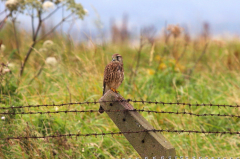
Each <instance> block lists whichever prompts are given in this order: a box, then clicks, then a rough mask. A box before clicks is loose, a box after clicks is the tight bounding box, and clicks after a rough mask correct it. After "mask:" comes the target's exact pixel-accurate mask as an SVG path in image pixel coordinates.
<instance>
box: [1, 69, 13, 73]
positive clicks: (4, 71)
mask: <svg viewBox="0 0 240 159" xmlns="http://www.w3.org/2000/svg"><path fill="white" fill-rule="evenodd" d="M8 72H11V70H10V69H8V68H4V69H3V73H4V74H5V73H8Z"/></svg>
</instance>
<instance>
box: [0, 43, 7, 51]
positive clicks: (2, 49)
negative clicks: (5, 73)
mask: <svg viewBox="0 0 240 159" xmlns="http://www.w3.org/2000/svg"><path fill="white" fill-rule="evenodd" d="M5 49H6V47H5V45H3V44H2V45H1V48H0V50H1V51H2V52H3V51H4V50H5Z"/></svg>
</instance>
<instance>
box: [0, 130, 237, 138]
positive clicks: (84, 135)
mask: <svg viewBox="0 0 240 159" xmlns="http://www.w3.org/2000/svg"><path fill="white" fill-rule="evenodd" d="M144 132H160V133H161V132H162V133H163V132H168V133H188V134H191V133H195V134H229V135H237V134H240V132H238V131H197V130H165V129H150V130H140V131H125V132H121V131H119V132H107V133H89V134H81V133H77V134H71V133H69V134H59V133H58V134H57V135H49V136H16V137H7V138H0V140H12V139H29V138H32V139H42V138H55V137H74V136H75V137H88V136H95V137H97V136H105V135H112V136H113V135H123V134H133V133H144Z"/></svg>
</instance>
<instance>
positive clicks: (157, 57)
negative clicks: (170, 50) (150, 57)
mask: <svg viewBox="0 0 240 159" xmlns="http://www.w3.org/2000/svg"><path fill="white" fill-rule="evenodd" d="M155 60H156V61H162V60H163V59H162V57H161V56H160V55H157V56H155Z"/></svg>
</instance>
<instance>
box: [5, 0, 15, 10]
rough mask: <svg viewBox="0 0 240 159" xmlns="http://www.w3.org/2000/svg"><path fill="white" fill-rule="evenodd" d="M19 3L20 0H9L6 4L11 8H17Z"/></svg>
mask: <svg viewBox="0 0 240 159" xmlns="http://www.w3.org/2000/svg"><path fill="white" fill-rule="evenodd" d="M17 5H18V0H7V1H6V3H5V6H6V7H7V8H8V9H9V10H10V11H13V10H16V9H17Z"/></svg>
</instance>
